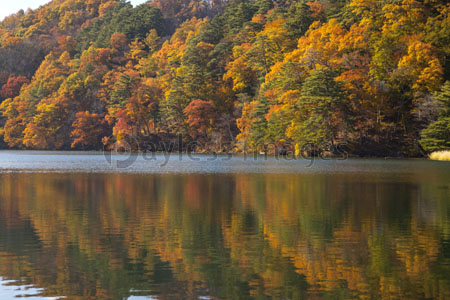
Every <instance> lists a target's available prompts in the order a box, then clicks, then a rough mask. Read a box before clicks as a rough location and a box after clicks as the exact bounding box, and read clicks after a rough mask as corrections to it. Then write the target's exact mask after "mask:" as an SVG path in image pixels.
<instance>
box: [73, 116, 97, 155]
mask: <svg viewBox="0 0 450 300" xmlns="http://www.w3.org/2000/svg"><path fill="white" fill-rule="evenodd" d="M72 126H73V128H74V129H73V131H72V134H71V136H72V137H74V140H73V142H72V145H71V147H72V148H76V147H80V146H81V147H82V148H86V147H88V148H94V149H99V148H100V145H101V141H102V138H103V137H104V135H105V132H106V130H105V127H106V121H105V119H104V118H103V117H102V116H101V115H99V114H95V113H90V112H88V111H85V112H78V113H77V114H76V119H75V121H74V122H73V124H72Z"/></svg>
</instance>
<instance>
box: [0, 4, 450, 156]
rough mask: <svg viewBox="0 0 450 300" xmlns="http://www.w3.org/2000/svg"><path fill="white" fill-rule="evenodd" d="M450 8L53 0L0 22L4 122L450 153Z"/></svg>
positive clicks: (216, 140)
mask: <svg viewBox="0 0 450 300" xmlns="http://www.w3.org/2000/svg"><path fill="white" fill-rule="evenodd" d="M449 12H450V5H449V4H448V3H447V2H446V1H439V0H433V1H428V2H426V3H424V2H422V1H415V0H403V1H372V0H370V1H361V0H352V1H309V2H308V1H300V0H299V1H271V0H252V1H243V0H230V1H203V0H187V1H186V0H170V1H168V0H153V1H150V2H149V3H147V4H142V5H139V6H137V7H132V6H131V5H130V4H127V3H125V2H123V1H117V0H92V1H81V0H70V1H69V0H66V1H52V2H50V3H49V4H47V5H44V6H42V7H41V8H39V9H37V10H29V11H27V12H24V11H20V12H18V13H17V14H15V15H11V16H9V17H7V18H5V20H3V22H2V23H1V25H0V45H1V47H0V86H1V89H0V98H1V99H0V100H1V101H2V104H1V108H0V110H1V113H2V116H3V118H2V121H1V123H0V125H1V126H2V129H1V131H0V133H1V136H2V138H3V141H4V142H5V143H6V145H8V146H9V147H13V148H29V149H37V148H39V149H69V148H76V149H79V148H83V149H100V148H101V147H103V146H104V145H102V144H101V143H99V142H98V141H100V140H103V141H105V142H106V143H107V144H108V145H106V146H111V145H112V144H114V143H116V142H120V140H121V138H122V137H123V136H128V137H131V138H132V139H134V140H136V141H137V143H136V144H137V145H138V146H139V145H144V144H145V143H146V142H147V141H150V140H155V139H158V140H165V139H168V140H171V139H173V138H174V137H176V136H178V135H182V136H183V139H184V140H185V141H201V142H202V144H203V145H204V147H205V149H207V150H213V151H218V150H225V151H231V150H236V149H237V150H241V151H245V150H264V149H267V147H269V145H276V146H277V147H280V148H283V149H291V150H294V149H295V148H296V147H297V148H298V147H299V146H300V145H302V144H304V143H318V144H321V145H323V146H324V148H331V149H332V148H333V145H335V144H337V143H341V142H343V143H345V144H346V145H347V151H349V152H351V153H353V154H359V155H374V156H375V155H406V156H417V155H424V154H425V151H429V149H433V150H445V148H446V147H447V146H446V145H447V144H448V141H447V140H446V135H445V134H444V135H443V133H440V131H442V128H447V126H449V125H448V124H447V123H448V121H447V119H448V118H447V114H446V113H444V112H443V111H442V109H443V108H442V107H443V104H442V101H441V100H439V99H441V98H442V96H441V95H443V93H444V94H445V93H447V92H448V91H447V90H446V88H445V86H444V83H445V82H446V81H449V80H450V63H449V62H450V47H449V43H448V41H449V40H450V34H449V32H450V28H449V27H450V18H449ZM25 62H26V63H25ZM444 106H445V105H444ZM436 122H438V123H436ZM433 124H434V125H433ZM88 132H89V134H87V133H88ZM111 133H112V135H113V136H109V134H111ZM102 135H103V136H102ZM428 137H430V138H428ZM427 141H428V142H427ZM436 141H439V142H436ZM429 143H434V144H433V146H429ZM436 143H437V144H436ZM331 152H332V150H331Z"/></svg>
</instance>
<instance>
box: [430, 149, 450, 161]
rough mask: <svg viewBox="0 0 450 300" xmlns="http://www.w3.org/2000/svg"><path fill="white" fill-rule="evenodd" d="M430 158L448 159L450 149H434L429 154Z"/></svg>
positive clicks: (449, 158) (449, 157) (449, 159)
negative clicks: (434, 150)
mask: <svg viewBox="0 0 450 300" xmlns="http://www.w3.org/2000/svg"><path fill="white" fill-rule="evenodd" d="M430 159H433V160H447V161H450V151H436V152H433V153H431V154H430Z"/></svg>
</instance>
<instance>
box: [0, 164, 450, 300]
mask: <svg viewBox="0 0 450 300" xmlns="http://www.w3.org/2000/svg"><path fill="white" fill-rule="evenodd" d="M449 183H450V176H449V172H448V170H447V171H445V169H444V170H438V171H436V172H435V173H434V174H433V173H430V172H428V173H427V174H426V175H422V174H421V173H420V172H415V173H414V172H413V173H411V174H409V175H408V176H403V177H401V178H399V177H395V174H393V175H391V176H390V177H387V175H376V174H360V175H355V174H341V175H340V176H336V175H326V174H297V175H293V174H278V175H276V174H233V175H226V174H221V175H219V174H216V175H201V174H191V175H188V174H184V175H183V174H178V175H169V174H159V175H157V174H153V175H152V174H147V175H142V174H141V175H137V174H135V175H133V174H83V173H76V174H33V173H30V174H14V173H12V174H0V276H2V277H3V280H12V281H18V282H20V285H22V286H23V285H25V286H26V285H29V286H32V287H33V288H35V289H38V291H39V296H38V297H42V298H41V299H45V298H44V297H58V296H67V297H68V298H69V299H124V298H125V299H126V298H128V297H130V298H129V299H143V296H151V298H150V299H169V298H170V299H172V298H183V299H191V298H197V299H198V298H200V297H207V298H205V299H216V298H220V299H221V298H226V299H247V298H258V299H261V298H265V297H267V298H278V299H302V298H311V299H322V298H332V299H352V298H355V299H360V298H361V299H405V298H408V299H422V298H436V299H446V298H447V299H448V298H450V277H449V275H450V223H449V220H450V218H449V213H450V203H449V201H450V189H449ZM2 292H4V288H3V287H0V295H1V293H2ZM2 299H3V298H2Z"/></svg>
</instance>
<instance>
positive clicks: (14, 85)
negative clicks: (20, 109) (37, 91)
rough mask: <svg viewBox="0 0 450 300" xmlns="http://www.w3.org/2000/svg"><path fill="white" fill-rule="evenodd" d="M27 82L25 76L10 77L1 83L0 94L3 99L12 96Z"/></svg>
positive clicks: (16, 94) (17, 93)
mask: <svg viewBox="0 0 450 300" xmlns="http://www.w3.org/2000/svg"><path fill="white" fill-rule="evenodd" d="M28 82H29V80H28V79H27V78H26V77H25V76H17V77H10V78H9V79H8V82H7V83H6V84H5V85H3V87H2V90H1V91H0V96H1V97H2V98H3V99H7V98H14V97H16V96H18V95H19V93H20V88H21V87H22V86H23V85H24V84H26V83H28Z"/></svg>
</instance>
